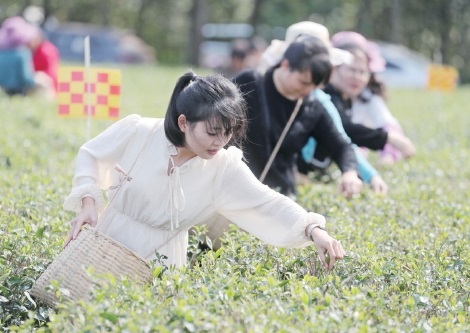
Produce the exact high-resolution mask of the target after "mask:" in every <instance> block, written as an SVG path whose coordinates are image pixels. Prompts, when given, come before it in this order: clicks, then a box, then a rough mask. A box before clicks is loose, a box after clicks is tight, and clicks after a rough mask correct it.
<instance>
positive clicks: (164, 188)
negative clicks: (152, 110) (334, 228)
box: [64, 115, 325, 267]
mask: <svg viewBox="0 0 470 333" xmlns="http://www.w3.org/2000/svg"><path fill="white" fill-rule="evenodd" d="M170 155H176V147H175V146H174V145H172V144H171V143H170V142H169V141H168V140H167V138H166V136H165V131H164V127H163V119H153V118H142V117H140V116H139V115H130V116H128V117H126V118H124V119H122V120H120V121H118V122H116V123H115V124H114V125H112V126H111V127H109V128H108V129H107V130H105V131H104V132H102V133H101V134H100V135H98V136H97V137H96V138H94V139H92V140H90V141H88V142H86V143H85V144H84V145H83V146H82V147H81V148H80V150H79V152H78V156H77V161H76V171H75V176H74V178H73V186H72V191H71V193H70V194H69V196H68V197H67V198H66V199H65V203H64V209H66V210H70V211H74V212H77V213H78V212H80V211H81V209H82V198H83V197H85V196H92V197H93V198H94V199H95V202H96V205H97V208H98V211H99V212H100V213H102V214H101V216H100V218H99V222H98V226H97V228H98V229H99V230H100V231H102V232H104V233H105V234H108V235H109V236H111V237H112V238H114V239H115V240H117V241H119V242H121V243H122V244H124V245H125V246H127V247H128V248H130V249H131V250H133V251H134V252H136V253H138V254H139V255H141V256H142V257H144V258H146V259H148V260H151V259H153V258H155V257H156V253H159V254H163V255H165V256H166V257H168V259H167V260H166V262H165V264H166V265H175V266H176V267H181V266H183V265H185V264H186V252H187V245H188V230H189V228H190V227H192V226H194V225H196V224H200V223H203V222H204V221H206V220H208V219H210V218H211V217H213V216H214V215H215V214H221V215H222V216H224V217H226V218H227V219H228V220H230V221H231V222H233V223H235V224H236V225H238V226H239V227H240V228H242V229H244V230H246V231H247V232H249V233H251V234H253V235H254V236H256V237H258V238H260V239H261V240H263V241H265V242H267V243H269V244H272V245H275V246H279V247H301V246H306V245H309V244H312V242H311V241H310V240H308V238H307V237H306V236H305V234H304V230H305V227H306V226H307V225H308V224H310V223H319V224H322V225H324V223H325V220H324V217H323V216H321V215H319V214H316V213H307V212H306V211H305V210H304V209H303V208H302V207H300V206H299V205H298V204H297V203H295V202H294V201H292V200H291V199H289V198H287V197H285V196H283V195H281V194H279V193H278V192H276V191H274V190H271V189H270V188H269V187H268V186H266V185H263V184H262V183H260V182H259V181H258V180H257V179H256V177H255V176H254V175H253V174H252V172H251V171H250V169H249V168H248V166H247V165H246V164H245V163H244V162H243V161H242V152H241V151H240V150H239V149H237V148H235V147H230V148H228V149H222V150H220V151H219V152H218V153H217V154H216V155H215V156H214V157H213V158H212V159H210V160H205V159H202V158H200V157H198V156H196V157H194V158H192V159H190V160H189V161H187V162H186V163H185V164H183V165H182V166H180V167H174V168H173V171H172V172H171V173H170V175H168V165H169V163H170ZM116 164H117V165H118V166H120V167H121V168H122V170H124V172H126V173H128V175H127V176H128V178H127V179H126V178H125V177H124V176H123V175H122V173H120V172H118V171H117V170H116V168H115V166H116ZM117 169H119V167H117ZM129 170H131V171H130V172H129ZM119 184H121V185H122V186H119ZM102 189H103V190H104V189H108V197H109V200H110V202H109V205H108V207H107V208H106V210H105V199H104V197H103V192H102ZM103 211H104V213H103Z"/></svg>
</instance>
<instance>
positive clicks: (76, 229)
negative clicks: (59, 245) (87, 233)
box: [64, 197, 98, 248]
mask: <svg viewBox="0 0 470 333" xmlns="http://www.w3.org/2000/svg"><path fill="white" fill-rule="evenodd" d="M97 222H98V212H97V210H96V207H95V200H94V199H93V198H91V197H85V198H83V200H82V210H81V211H80V213H78V214H77V216H76V217H75V218H74V219H73V220H72V221H70V225H71V229H70V232H69V236H68V237H67V240H66V241H65V244H64V248H65V247H66V246H67V245H68V244H69V243H70V241H71V240H73V239H75V238H77V236H78V234H79V233H80V230H81V229H82V226H83V225H84V224H86V223H88V224H89V225H91V226H92V227H94V226H96V223H97Z"/></svg>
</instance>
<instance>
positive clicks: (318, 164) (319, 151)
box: [261, 21, 388, 197]
mask: <svg viewBox="0 0 470 333" xmlns="http://www.w3.org/2000/svg"><path fill="white" fill-rule="evenodd" d="M299 36H300V37H301V36H313V37H316V38H319V39H320V40H321V41H322V42H323V43H324V44H325V45H328V46H330V51H331V53H332V54H331V56H332V63H333V64H335V65H338V64H341V63H343V62H344V61H343V60H344V59H346V58H347V59H348V60H349V61H350V60H352V55H351V54H349V53H347V52H344V51H342V50H339V49H335V48H332V47H331V42H330V34H329V31H328V29H327V28H326V27H325V26H324V25H322V24H319V23H315V22H311V21H302V22H298V23H295V24H292V25H291V26H289V27H288V28H287V31H286V37H285V41H280V40H273V41H272V43H271V45H270V46H269V47H268V48H267V49H266V51H265V52H264V53H263V55H262V64H261V70H264V68H266V67H269V66H273V64H275V63H276V62H279V61H280V60H279V59H280V57H282V52H283V50H285V48H286V47H287V46H288V45H289V44H290V43H292V41H294V40H295V39H296V38H298V37H299ZM322 115H323V116H322ZM325 116H326V118H327V119H326V120H322V119H323V117H325ZM332 125H333V126H335V127H336V130H335V131H332V130H330V129H329V127H330V126H332ZM335 135H341V136H342V137H343V139H344V140H345V141H346V142H347V143H348V144H350V145H351V139H350V138H349V137H348V136H347V134H346V132H345V131H344V128H343V125H342V122H341V117H340V116H339V113H338V111H337V110H336V107H335V106H334V104H332V103H331V99H330V97H329V96H328V95H327V94H325V93H324V92H323V91H322V90H321V87H317V88H315V89H314V90H313V91H312V92H311V93H310V95H309V97H308V98H306V99H305V101H304V112H302V113H299V115H298V116H297V118H296V120H295V122H294V123H293V125H292V130H290V131H289V132H288V134H287V137H286V145H289V146H290V147H291V148H295V147H297V148H298V151H299V154H298V158H297V169H298V172H299V173H298V174H297V180H299V181H302V182H303V183H306V182H309V180H310V179H309V178H305V177H304V176H303V175H309V174H310V173H311V172H320V173H321V174H323V173H325V172H326V169H327V168H328V167H329V166H330V165H331V163H332V162H333V161H335V162H336V164H337V165H338V166H339V167H340V169H341V164H338V161H337V156H338V150H337V149H336V148H334V146H332V141H334V139H335ZM305 136H308V142H307V143H306V144H305V145H304V146H303V147H299V146H298V144H299V142H304V141H305V140H303V141H302V140H300V141H299V138H300V137H305ZM297 148H295V149H297ZM352 148H353V149H354V153H355V156H356V159H357V164H358V172H359V176H360V178H361V179H362V181H364V183H366V184H368V185H369V186H370V187H371V189H372V190H373V191H374V193H376V194H382V195H385V194H386V193H387V191H388V186H387V184H386V183H385V181H384V180H383V179H382V177H381V176H380V174H379V172H378V171H377V170H376V169H375V168H374V167H373V166H372V165H371V164H370V163H369V162H368V161H367V159H366V158H365V157H364V156H363V154H362V153H361V150H360V149H359V147H357V146H356V145H354V144H353V145H352ZM359 190H360V188H357V191H359ZM357 193H358V192H353V193H349V192H346V196H347V197H349V196H351V195H354V194H357Z"/></svg>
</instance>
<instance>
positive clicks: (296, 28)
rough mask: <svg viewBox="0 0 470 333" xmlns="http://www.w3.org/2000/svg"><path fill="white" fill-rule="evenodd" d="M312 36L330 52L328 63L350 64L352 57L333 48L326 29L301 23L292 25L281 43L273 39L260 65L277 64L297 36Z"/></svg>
mask: <svg viewBox="0 0 470 333" xmlns="http://www.w3.org/2000/svg"><path fill="white" fill-rule="evenodd" d="M304 35H307V36H313V37H316V38H318V39H320V40H321V41H322V42H323V43H324V44H325V45H326V47H328V50H329V52H330V62H331V64H332V65H333V66H339V65H342V64H349V63H351V61H352V59H353V57H352V54H351V53H349V52H348V51H345V50H341V49H338V48H335V47H333V45H332V44H331V41H330V33H329V32H328V29H327V28H326V27H325V26H324V25H323V24H319V23H315V22H312V21H302V22H298V23H294V24H292V25H291V26H289V27H288V28H287V30H286V36H285V38H284V40H283V41H281V40H278V39H274V40H273V41H272V42H271V45H270V46H269V47H268V48H267V49H266V50H265V51H264V52H263V55H262V63H264V67H271V66H274V65H276V64H277V63H279V62H280V61H281V59H282V55H283V54H284V51H285V50H286V49H287V47H288V46H289V45H290V44H291V43H292V42H293V41H295V39H296V38H297V37H299V36H304Z"/></svg>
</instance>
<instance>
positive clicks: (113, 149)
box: [63, 115, 141, 213]
mask: <svg viewBox="0 0 470 333" xmlns="http://www.w3.org/2000/svg"><path fill="white" fill-rule="evenodd" d="M140 119H141V117H140V116H139V115H130V116H127V117H126V118H123V119H122V120H120V121H118V122H116V123H114V124H113V125H112V126H110V127H109V128H108V129H106V130H105V131H104V132H102V133H101V134H99V135H98V136H97V137H95V138H94V139H91V140H90V141H88V142H86V143H85V144H83V145H82V146H81V147H80V149H79V151H78V155H77V160H76V162H75V175H74V177H73V180H72V191H71V193H70V194H69V195H68V196H67V197H66V198H65V202H64V205H63V207H64V209H65V210H70V211H74V212H76V213H78V212H80V211H81V209H82V198H84V197H87V196H88V197H90V196H91V197H93V198H94V199H95V203H96V207H97V209H98V211H99V212H102V211H103V210H104V207H105V200H104V197H103V192H102V189H106V188H108V187H109V186H111V185H112V183H111V182H112V177H111V176H112V171H113V168H114V165H115V164H116V163H117V161H119V159H120V157H121V156H122V155H123V154H124V151H125V149H126V147H127V145H128V143H129V142H130V140H131V138H132V137H133V136H134V134H135V132H136V130H137V127H138V124H139V121H140Z"/></svg>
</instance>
